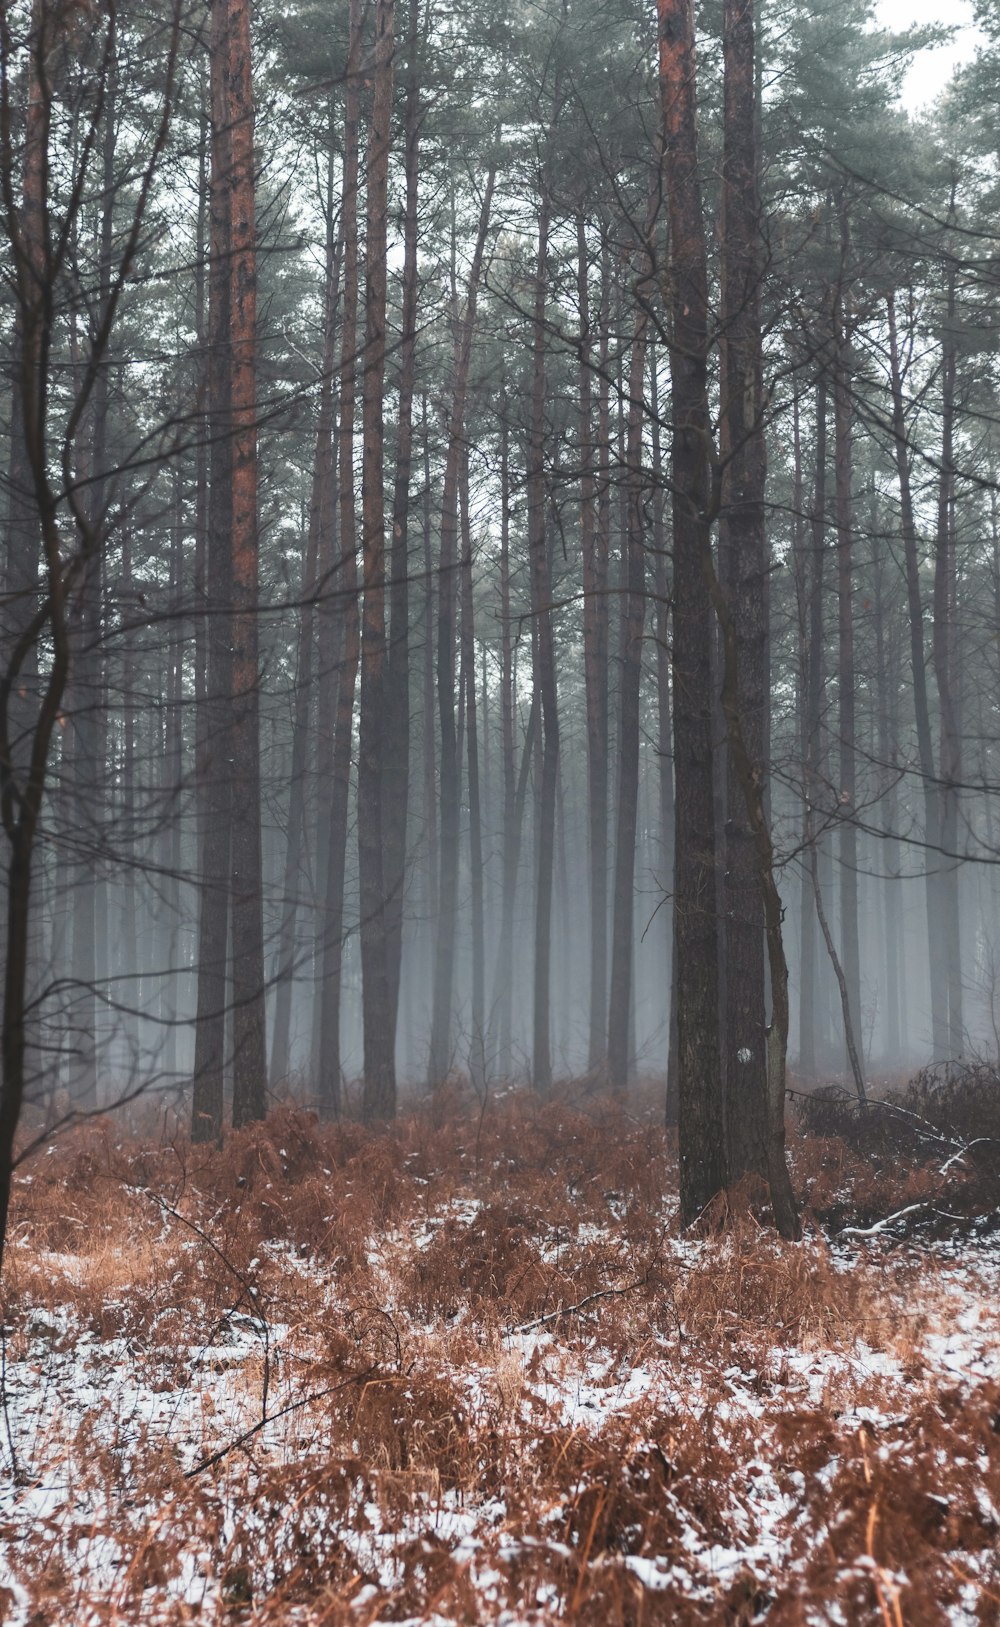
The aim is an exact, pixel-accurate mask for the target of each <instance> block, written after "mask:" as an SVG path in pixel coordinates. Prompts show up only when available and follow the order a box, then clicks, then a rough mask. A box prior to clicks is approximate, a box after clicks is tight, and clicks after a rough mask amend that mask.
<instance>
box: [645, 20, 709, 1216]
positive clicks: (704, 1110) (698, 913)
mask: <svg viewBox="0 0 1000 1627" xmlns="http://www.w3.org/2000/svg"><path fill="white" fill-rule="evenodd" d="M657 10H658V15H659V57H660V61H659V71H660V91H661V103H662V107H663V117H664V127H665V148H664V164H665V173H666V182H667V195H668V203H669V224H670V264H671V274H672V275H671V293H672V307H673V309H672V317H673V323H672V332H671V336H670V374H671V399H672V412H673V439H672V448H671V479H672V485H673V492H672V510H673V537H674V660H673V669H674V717H673V723H674V783H675V794H676V816H677V828H676V858H675V866H674V961H675V965H676V967H677V1030H678V1056H677V1074H678V1078H677V1086H678V1130H679V1138H680V1189H681V1218H682V1220H683V1222H684V1224H690V1223H691V1222H692V1221H694V1220H696V1219H697V1217H698V1216H699V1215H700V1214H701V1213H702V1211H703V1210H704V1209H705V1207H706V1206H707V1205H708V1204H709V1203H711V1201H712V1199H713V1198H714V1197H715V1196H716V1195H717V1194H718V1193H719V1192H720V1191H721V1190H722V1189H723V1188H724V1186H725V1184H726V1151H725V1138H724V1133H723V1095H722V1075H721V1066H720V1050H719V944H718V922H717V918H716V907H715V814H714V803H713V790H714V784H713V772H712V769H713V751H712V745H713V742H712V705H711V695H712V676H711V645H712V607H711V602H710V597H709V586H708V579H707V574H706V572H707V570H708V569H709V568H710V566H711V533H710V519H709V514H710V502H711V478H710V439H709V436H710V428H709V408H708V275H707V267H706V254H705V230H704V222H703V218H702V203H701V183H700V179H699V175H698V147H697V116H696V102H695V40H694V16H693V11H692V6H691V0H657Z"/></svg>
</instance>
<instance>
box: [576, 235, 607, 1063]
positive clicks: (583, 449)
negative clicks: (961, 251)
mask: <svg viewBox="0 0 1000 1627" xmlns="http://www.w3.org/2000/svg"><path fill="white" fill-rule="evenodd" d="M576 242H577V305H578V308H579V315H580V541H581V550H582V554H583V673H584V689H585V695H586V704H587V833H588V838H589V846H588V856H589V863H590V999H589V1010H590V1024H589V1037H588V1046H587V1068H588V1071H589V1072H590V1073H592V1074H595V1075H599V1074H601V1073H602V1072H603V1070H604V1068H605V1065H606V1058H607V1041H606V1024H605V1017H606V1013H607V1001H608V637H607V633H608V605H607V549H606V543H607V533H606V531H605V534H604V536H603V538H602V536H601V532H600V528H599V526H598V511H597V487H598V480H597V471H596V469H595V447H594V430H593V384H592V379H591V369H592V365H593V364H592V350H593V340H592V338H591V331H590V276H589V257H588V250H587V233H586V221H585V218H584V214H583V211H582V209H581V210H579V211H578V213H577V217H576ZM604 304H605V301H604V297H603V291H602V300H601V310H602V314H603V312H604ZM602 543H603V544H604V545H605V546H602Z"/></svg>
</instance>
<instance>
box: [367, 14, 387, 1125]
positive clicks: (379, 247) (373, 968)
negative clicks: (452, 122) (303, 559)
mask: <svg viewBox="0 0 1000 1627" xmlns="http://www.w3.org/2000/svg"><path fill="white" fill-rule="evenodd" d="M394 17H395V9H394V0H378V4H377V6H376V10H375V54H374V68H373V78H374V95H373V99H372V112H371V125H370V129H369V137H368V210H367V216H368V218H367V230H366V232H365V361H364V384H363V390H362V425H363V429H362V445H363V463H362V481H361V501H362V521H361V549H362V560H363V576H364V600H363V621H362V642H361V732H360V752H359V757H358V874H359V880H360V897H361V976H362V1000H363V1003H362V1019H363V1028H364V1068H365V1087H364V1104H363V1107H364V1117H365V1120H366V1122H368V1123H371V1122H372V1121H373V1120H375V1119H388V1118H392V1116H393V1114H394V1113H395V1111H396V1061H395V1048H396V1025H395V1013H394V1010H393V1004H392V1000H391V998H390V978H389V961H388V939H389V935H390V928H389V922H388V919H387V913H386V910H387V893H386V882H385V875H384V871H383V860H384V837H383V816H382V809H383V800H382V799H383V773H384V767H383V753H384V750H385V745H386V716H385V712H386V698H385V642H386V640H385V489H384V476H383V467H382V465H383V458H384V450H385V431H384V425H383V418H382V390H383V385H384V382H385V315H386V284H387V264H386V253H387V245H388V223H389V149H390V146H391V143H392V80H393V71H392V59H393V45H394V34H393V26H394Z"/></svg>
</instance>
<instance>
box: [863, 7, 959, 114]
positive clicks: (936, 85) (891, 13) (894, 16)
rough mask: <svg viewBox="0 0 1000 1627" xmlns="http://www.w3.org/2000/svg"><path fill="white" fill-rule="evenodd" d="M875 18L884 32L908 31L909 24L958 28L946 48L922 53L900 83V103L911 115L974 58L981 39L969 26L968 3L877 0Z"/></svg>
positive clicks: (944, 46)
mask: <svg viewBox="0 0 1000 1627" xmlns="http://www.w3.org/2000/svg"><path fill="white" fill-rule="evenodd" d="M875 15H876V18H877V20H878V22H879V23H881V24H882V26H883V27H885V28H899V29H902V28H907V27H908V26H909V25H910V24H911V23H941V22H947V23H951V24H957V25H958V32H957V33H956V34H955V37H954V39H953V40H951V41H950V42H949V43H948V44H947V45H942V46H939V47H938V48H937V49H935V50H928V51H921V52H920V54H919V55H918V56H917V57H915V58H914V61H913V65H912V67H911V68H910V70H909V72H908V74H907V75H906V78H905V80H904V81H903V89H902V101H903V105H904V107H906V108H908V109H909V111H910V112H916V111H917V110H918V109H919V108H921V107H924V106H926V104H927V103H928V102H932V101H933V100H934V97H935V96H936V95H937V94H938V92H939V91H940V90H942V89H943V88H944V86H945V85H946V84H947V83H948V80H949V79H950V78H951V75H952V72H953V71H954V69H955V68H956V67H958V65H959V64H960V63H962V62H967V61H968V60H969V58H970V57H971V56H972V55H973V54H974V52H975V48H976V43H977V40H978V39H980V38H981V36H980V35H979V32H978V30H977V29H976V28H975V27H974V26H973V23H972V5H971V0H876V5H875Z"/></svg>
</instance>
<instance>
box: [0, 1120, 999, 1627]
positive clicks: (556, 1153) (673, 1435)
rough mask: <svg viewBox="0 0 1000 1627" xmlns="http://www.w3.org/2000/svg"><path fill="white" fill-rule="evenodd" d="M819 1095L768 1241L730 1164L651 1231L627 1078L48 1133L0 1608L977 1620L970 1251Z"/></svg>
mask: <svg viewBox="0 0 1000 1627" xmlns="http://www.w3.org/2000/svg"><path fill="white" fill-rule="evenodd" d="M825 1128H826V1129H827V1131H829V1126H826V1127H825ZM841 1128H842V1129H844V1130H845V1133H843V1134H840V1135H833V1134H830V1133H827V1134H825V1135H822V1136H819V1135H816V1134H815V1133H810V1134H808V1135H806V1134H795V1133H793V1135H792V1140H791V1150H792V1159H793V1167H794V1171H795V1176H796V1181H797V1184H798V1186H799V1188H800V1190H802V1191H803V1192H804V1194H805V1197H806V1204H805V1212H806V1217H807V1225H806V1235H805V1239H804V1241H803V1242H802V1243H801V1244H789V1243H784V1242H782V1241H780V1240H779V1239H778V1238H777V1237H776V1235H775V1233H774V1232H773V1230H772V1229H771V1228H770V1226H769V1224H768V1214H767V1211H766V1209H763V1208H761V1207H759V1206H758V1205H757V1204H756V1202H755V1196H754V1194H753V1193H752V1192H747V1193H746V1194H745V1207H744V1209H743V1211H742V1212H740V1213H736V1214H732V1213H731V1214H730V1216H729V1222H730V1223H729V1225H728V1227H727V1228H726V1230H725V1231H724V1232H718V1231H716V1230H714V1229H713V1228H712V1227H711V1226H710V1225H707V1224H706V1226H705V1227H703V1228H702V1229H700V1230H698V1231H697V1232H695V1233H693V1234H692V1233H688V1234H686V1235H683V1236H682V1235H681V1234H680V1232H679V1228H678V1225H677V1220H676V1202H675V1198H674V1196H673V1193H675V1191H676V1170H675V1167H674V1156H673V1152H672V1150H671V1146H670V1143H669V1139H668V1137H667V1135H666V1134H665V1132H663V1131H662V1129H661V1128H660V1126H659V1123H658V1122H657V1118H656V1117H655V1116H654V1114H653V1112H652V1110H651V1111H650V1113H649V1115H648V1116H646V1115H644V1114H643V1113H642V1112H641V1111H639V1112H637V1114H636V1115H635V1116H630V1115H629V1114H626V1113H625V1112H623V1111H622V1110H621V1109H620V1108H611V1107H608V1106H607V1105H606V1104H603V1103H601V1102H600V1101H596V1102H595V1101H591V1102H589V1103H587V1102H582V1101H580V1100H573V1099H570V1098H569V1097H568V1096H567V1097H564V1098H563V1099H562V1100H560V1101H558V1102H555V1103H550V1104H546V1105H542V1104H540V1103H539V1102H538V1101H537V1100H535V1099H534V1098H532V1097H531V1096H528V1095H518V1096H513V1097H510V1098H507V1099H504V1100H502V1101H501V1102H500V1103H498V1104H489V1105H487V1107H486V1109H485V1110H482V1109H481V1107H480V1106H479V1105H478V1104H475V1103H471V1102H469V1101H463V1099H462V1098H461V1097H460V1096H458V1095H451V1094H448V1095H441V1096H439V1097H437V1098H436V1099H435V1100H434V1101H433V1102H431V1103H430V1104H429V1105H426V1106H424V1107H422V1108H420V1109H418V1110H416V1111H414V1112H412V1113H410V1114H408V1115H406V1116H404V1117H402V1118H401V1119H399V1120H398V1121H397V1122H396V1123H395V1124H393V1126H392V1127H391V1128H389V1129H387V1130H385V1131H384V1132H376V1133H372V1132H369V1131H365V1130H362V1129H360V1128H358V1127H357V1126H355V1125H353V1124H348V1123H345V1124H344V1125H342V1126H340V1127H337V1128H330V1129H327V1128H322V1127H320V1126H319V1125H318V1124H317V1122H316V1121H315V1119H314V1118H312V1117H311V1116H310V1115H308V1114H305V1113H302V1112H300V1111H298V1110H295V1109H292V1108H288V1109H284V1110H282V1111H281V1112H280V1113H278V1114H276V1115H275V1116H274V1117H272V1119H271V1120H270V1121H269V1122H268V1124H267V1125H266V1126H261V1127H257V1128H254V1129H252V1130H248V1131H245V1132H242V1133H240V1134H238V1135H234V1136H233V1137H232V1138H231V1140H230V1141H229V1143H228V1144H227V1146H226V1148H225V1150H224V1151H223V1152H217V1151H215V1150H206V1149H205V1148H198V1147H192V1146H191V1145H190V1144H189V1143H188V1142H187V1141H186V1140H184V1139H183V1138H181V1137H179V1136H178V1137H176V1138H170V1137H169V1136H167V1135H165V1134H163V1133H160V1134H158V1135H146V1136H138V1135H135V1134H132V1135H126V1134H124V1133H123V1132H121V1131H120V1129H119V1128H118V1127H116V1126H114V1125H112V1124H111V1123H110V1122H103V1123H96V1124H94V1125H91V1126H89V1127H86V1128H84V1129H81V1130H79V1131H78V1132H76V1133H74V1134H72V1135H70V1136H67V1137H66V1138H64V1139H63V1140H62V1141H60V1142H59V1143H58V1145H56V1146H54V1147H52V1148H51V1149H50V1150H49V1152H48V1154H47V1155H45V1154H43V1155H42V1156H41V1157H40V1158H39V1159H38V1160H37V1161H36V1162H34V1163H33V1164H32V1166H31V1168H30V1178H29V1177H27V1176H26V1177H25V1178H24V1181H23V1185H22V1187H21V1188H20V1191H19V1195H18V1203H17V1207H16V1211H15V1214H14V1216H13V1227H14V1229H13V1234H12V1235H13V1243H12V1246H11V1250H10V1257H9V1258H10V1265H9V1276H8V1280H7V1289H6V1299H5V1306H4V1314H5V1327H6V1334H5V1359H4V1384H5V1391H4V1394H5V1407H4V1413H3V1419H2V1424H0V1430H2V1434H3V1440H4V1450H5V1452H6V1454H7V1458H8V1464H7V1473H6V1474H5V1477H4V1484H3V1491H2V1503H0V1536H2V1541H3V1563H2V1576H0V1579H2V1587H3V1591H2V1593H0V1600H2V1618H3V1620H4V1622H5V1623H8V1624H10V1627H15V1624H16V1627H28V1624H29V1623H30V1624H37V1627H40V1624H42V1623H53V1624H55V1623H70V1622H72V1623H74V1624H78V1627H85V1624H89V1623H94V1624H95V1627H96V1624H98V1623H102V1624H103V1623H110V1622H142V1623H144V1624H145V1623H148V1624H150V1627H154V1624H160V1623H163V1624H167V1623H171V1624H174V1623H176V1624H180V1623H187V1622H194V1621H197V1622H204V1623H209V1622H211V1623H214V1622H220V1623H221V1622H233V1621H247V1622H254V1623H267V1624H277V1623H303V1624H305V1623H309V1624H313V1623H316V1624H319V1623H341V1622H357V1623H363V1624H369V1623H373V1622H377V1621H394V1622H399V1621H406V1620H412V1621H420V1622H430V1621H433V1622H440V1623H445V1622H447V1623H452V1622H454V1623H470V1622H480V1621H482V1622H485V1621H491V1622H494V1621H495V1622H501V1621H502V1622H507V1623H510V1624H513V1623H533V1622H537V1623H543V1622H550V1621H551V1622H554V1621H557V1620H558V1621H576V1622H581V1623H588V1622H594V1623H636V1624H637V1623H639V1622H643V1623H655V1622H663V1623H667V1622H670V1623H673V1622H678V1623H686V1622H711V1623H715V1622H733V1623H737V1622H743V1623H750V1622H753V1621H757V1620H760V1621H764V1620H766V1621H767V1622H768V1623H771V1624H774V1623H778V1624H781V1623H805V1622H811V1623H827V1622H829V1623H858V1622H869V1621H871V1622H876V1623H878V1622H885V1623H887V1624H890V1627H897V1624H899V1623H906V1624H907V1627H909V1624H911V1623H932V1622H954V1623H959V1622H968V1623H970V1624H971V1623H976V1622H989V1621H995V1620H996V1619H997V1615H996V1612H997V1609H998V1601H1000V1563H998V1558H997V1533H998V1530H1000V1340H998V1333H1000V1326H998V1324H1000V1295H998V1284H1000V1248H998V1247H997V1246H996V1244H995V1243H994V1242H993V1241H992V1240H991V1238H990V1236H989V1235H988V1229H987V1228H984V1227H983V1226H982V1224H979V1225H978V1226H977V1225H976V1224H975V1223H970V1220H969V1216H968V1214H967V1213H965V1212H963V1211H967V1210H968V1207H969V1206H968V1204H967V1203H966V1202H965V1197H966V1196H967V1192H966V1189H965V1187H963V1179H964V1177H963V1176H962V1173H961V1160H959V1161H957V1162H956V1163H955V1164H953V1166H952V1168H951V1169H950V1170H948V1171H947V1173H946V1176H945V1180H946V1181H947V1182H949V1183H950V1186H951V1194H952V1200H953V1204H954V1209H953V1212H952V1211H947V1209H946V1208H945V1207H944V1206H943V1205H942V1203H941V1201H940V1193H941V1191H942V1188H941V1186H940V1183H939V1185H938V1186H937V1187H935V1185H934V1183H935V1180H937V1179H938V1175H939V1171H940V1168H941V1165H942V1163H943V1162H944V1160H943V1159H942V1157H941V1155H940V1148H939V1147H936V1146H930V1147H929V1148H928V1150H927V1155H926V1156H925V1157H924V1158H923V1159H922V1160H919V1159H918V1160H914V1161H913V1162H912V1164H911V1167H909V1168H908V1169H907V1170H906V1171H905V1172H904V1171H901V1169H900V1168H899V1167H897V1168H895V1169H890V1168H889V1163H888V1160H887V1159H885V1158H881V1159H880V1155H879V1148H878V1145H875V1146H874V1147H873V1146H872V1145H871V1144H869V1143H865V1142H864V1141H863V1140H862V1141H861V1142H859V1141H858V1140H857V1138H855V1144H854V1145H851V1142H850V1135H849V1131H847V1130H846V1127H844V1126H842V1127H841ZM883 1151H884V1148H883ZM898 1151H899V1149H898V1146H897V1147H896V1153H897V1165H898V1162H899V1160H898ZM969 1162H970V1159H969V1158H968V1157H966V1159H965V1163H966V1165H968V1163H969ZM956 1176H957V1183H956ZM900 1209H907V1210H908V1211H909V1215H908V1216H907V1217H904V1219H902V1220H899V1221H894V1220H892V1219H891V1216H892V1215H893V1214H895V1213H896V1212H897V1211H898V1210H900ZM960 1212H963V1218H962V1220H961V1221H959V1220H958V1219H957V1216H958V1215H959V1213H960ZM851 1214H853V1215H855V1216H856V1217H857V1220H858V1224H856V1225H855V1226H854V1227H853V1228H852V1227H851V1226H850V1225H849V1224H848V1219H847V1217H849V1216H850V1215H851ZM949 1214H951V1215H952V1218H949ZM879 1216H881V1217H882V1221H884V1220H885V1219H886V1217H890V1218H889V1224H887V1225H885V1224H882V1221H880V1219H879ZM810 1217H811V1218H810ZM833 1217H836V1218H833ZM914 1223H916V1224H917V1228H918V1229H917V1230H916V1231H913V1230H912V1226H913V1225H914ZM904 1228H905V1229H906V1232H907V1235H905V1236H904V1235H902V1234H903V1232H904ZM862 1233H867V1234H868V1235H861V1234H862ZM12 1460H13V1472H11V1468H12Z"/></svg>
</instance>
